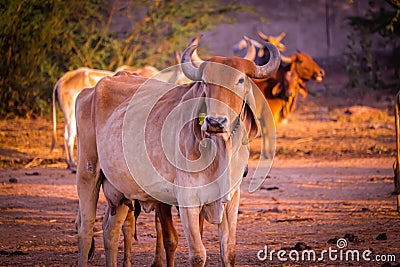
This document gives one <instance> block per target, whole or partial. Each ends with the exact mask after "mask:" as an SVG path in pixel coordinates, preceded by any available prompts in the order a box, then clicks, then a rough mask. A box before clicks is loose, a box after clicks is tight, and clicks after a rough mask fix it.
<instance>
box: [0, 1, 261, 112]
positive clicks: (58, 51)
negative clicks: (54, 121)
mask: <svg viewBox="0 0 400 267" xmlns="http://www.w3.org/2000/svg"><path fill="white" fill-rule="evenodd" d="M230 12H250V13H253V14H254V13H255V11H254V10H253V9H252V7H250V6H246V5H242V6H239V5H221V4H219V3H218V2H217V1H214V0H203V1H190V0H169V1H168V0H164V1H160V0H154V1H145V0H141V1H118V0H115V1H108V0H107V1H106V0H103V1H102V0H86V1H77V0H70V1H64V0H0V53H1V55H3V56H2V57H1V59H0V60H1V62H0V71H1V77H0V117H7V116H8V117H9V116H25V117H30V116H42V115H44V114H47V113H49V112H50V110H51V109H50V103H51V93H52V88H53V86H54V84H55V83H56V81H57V80H58V79H59V78H60V77H61V76H62V75H63V74H64V73H65V72H66V71H68V70H72V69H76V68H78V67H82V66H86V67H90V68H99V69H107V70H114V69H115V68H116V67H118V66H120V65H123V64H127V65H131V66H136V67H142V66H144V65H153V66H155V67H157V68H164V67H166V66H169V65H172V64H175V57H174V52H175V50H182V49H184V48H185V46H186V45H187V43H188V41H189V40H190V38H192V37H194V36H195V35H197V34H198V33H200V32H204V31H207V30H209V29H212V28H213V27H215V26H216V25H217V24H218V23H221V22H223V21H225V22H232V19H229V17H228V16H226V14H227V13H230ZM116 18H124V19H125V21H126V22H127V24H130V25H129V26H131V27H129V26H128V27H127V29H126V30H125V31H118V32H116V31H112V24H113V22H115V19H116Z"/></svg>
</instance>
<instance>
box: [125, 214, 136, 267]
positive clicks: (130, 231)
mask: <svg viewBox="0 0 400 267" xmlns="http://www.w3.org/2000/svg"><path fill="white" fill-rule="evenodd" d="M122 232H123V234H124V265H123V266H124V267H130V266H131V259H132V257H131V251H132V238H133V235H134V234H135V217H134V216H133V212H132V211H131V210H129V209H128V214H127V215H126V219H125V222H124V224H123V226H122Z"/></svg>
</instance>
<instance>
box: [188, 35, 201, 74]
mask: <svg viewBox="0 0 400 267" xmlns="http://www.w3.org/2000/svg"><path fill="white" fill-rule="evenodd" d="M202 37H203V34H199V35H197V36H196V37H194V38H193V39H192V40H191V41H190V43H189V46H191V45H197V46H198V45H199V42H200V39H201V38H202ZM203 62H204V60H202V59H201V58H200V57H199V54H197V49H196V50H194V52H193V54H192V63H193V65H195V66H196V67H199V66H200V65H201V63H203Z"/></svg>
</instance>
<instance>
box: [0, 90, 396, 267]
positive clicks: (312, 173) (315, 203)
mask: <svg viewBox="0 0 400 267" xmlns="http://www.w3.org/2000/svg"><path fill="white" fill-rule="evenodd" d="M321 99H322V100H321ZM368 99H370V100H371V101H369V100H368ZM328 102H329V103H330V104H327V103H328ZM362 102H363V103H364V106H358V105H357V102H354V101H353V102H348V101H347V99H343V98H338V97H337V98H335V96H334V95H333V96H332V97H330V99H329V101H326V98H325V97H323V96H321V95H320V96H318V92H317V96H316V97H315V96H312V95H310V96H309V97H308V98H307V100H306V101H303V102H300V103H299V105H298V109H297V110H296V111H295V113H294V114H292V116H291V117H290V118H289V120H288V122H287V123H286V124H282V125H280V126H279V127H278V129H277V153H276V157H275V159H274V162H273V166H272V169H271V171H270V174H269V176H268V178H267V179H266V181H265V182H264V183H263V185H262V187H261V189H260V190H258V191H257V192H255V193H253V194H250V193H249V192H248V191H247V188H248V184H249V178H245V180H244V181H243V184H242V197H241V201H240V210H239V217H238V230H237V258H236V262H237V266H264V265H269V266H396V264H397V265H399V264H400V227H399V225H400V224H399V222H400V214H399V213H398V212H396V198H395V196H393V195H392V191H393V189H394V188H393V171H392V163H393V161H394V157H395V130H394V119H393V113H392V110H391V100H390V98H389V97H387V98H379V101H377V97H376V95H373V94H372V95H367V96H365V97H364V99H363V101H362ZM365 103H368V105H365ZM59 121H60V120H59ZM62 128H63V123H62V120H61V122H60V123H59V124H58V127H57V129H58V131H57V136H58V137H57V138H58V140H57V141H58V146H57V148H56V150H55V151H54V152H53V153H50V152H49V150H50V143H51V129H52V125H51V122H50V120H45V119H36V120H4V121H0V167H1V169H0V266H74V265H76V263H77V236H76V231H75V226H74V220H75V216H76V211H77V208H78V199H77V194H76V186H75V174H73V173H71V172H70V171H68V170H66V169H65V168H66V164H65V162H64V151H63V148H62ZM259 145H260V140H256V141H255V142H254V144H253V148H254V147H257V146H259ZM257 157H258V155H257V154H256V153H253V154H252V158H251V161H250V169H251V171H250V174H249V176H251V175H252V171H253V170H254V167H255V162H256V161H255V159H256V158H257ZM262 167H263V166H262ZM105 207H106V203H105V201H104V198H103V196H101V198H100V204H99V207H98V216H97V217H98V219H97V221H96V225H95V227H96V231H97V233H96V238H95V239H96V252H95V256H94V260H93V261H92V262H91V265H93V266H102V265H104V264H105V256H104V249H103V244H102V242H103V241H102V234H101V219H102V215H103V213H104V211H105ZM174 212H175V211H174ZM153 217H154V214H153V213H150V214H145V213H142V214H141V215H140V217H139V221H138V226H137V230H138V237H139V241H134V244H133V252H132V257H133V260H132V263H133V266H149V265H150V264H151V261H152V255H153V252H154V246H155V230H154V222H153V221H154V218H153ZM174 218H175V222H176V225H177V228H178V233H179V246H178V251H177V258H176V266H188V253H187V244H186V240H185V238H184V234H183V231H182V228H181V225H180V220H179V217H178V216H177V213H176V212H175V214H174ZM204 233H205V234H204V238H203V240H204V244H205V247H206V249H207V264H206V266H220V265H221V262H220V259H219V246H218V233H217V226H216V225H211V224H208V223H206V224H205V231H204ZM340 238H345V240H346V242H347V247H343V248H339V247H338V246H337V240H338V239H340ZM341 241H343V240H341ZM265 246H266V247H267V252H268V257H266V258H265V259H264V260H262V257H263V256H265V253H264V251H261V252H260V250H264V249H265ZM304 249H307V250H313V251H315V253H316V256H317V258H321V260H312V259H309V260H307V258H306V259H305V260H301V258H299V260H298V261H293V260H290V258H288V255H289V253H291V254H290V255H292V256H293V255H294V256H295V253H296V252H297V253H300V254H299V255H300V257H301V253H302V250H304ZM330 249H331V250H336V251H337V252H333V254H332V255H331V257H329V255H328V254H327V253H325V254H323V251H324V250H327V251H329V250H330ZM271 250H275V251H276V252H275V254H272V259H270V258H269V255H270V254H269V253H270V252H271ZM279 250H284V251H286V254H285V255H283V254H279V255H280V256H282V255H283V258H286V259H288V261H282V260H280V259H279V258H278V254H277V253H278V252H277V251H279ZM349 250H352V251H353V250H357V251H359V255H360V259H359V260H357V258H351V257H348V258H347V259H346V257H345V256H346V255H347V254H346V252H347V251H349ZM365 251H367V252H366V253H367V254H362V253H363V252H365ZM368 251H371V254H368V253H369V252H368ZM281 253H282V252H281ZM335 253H336V254H335ZM257 254H258V255H259V257H261V260H260V259H259V258H258V257H257ZM321 255H322V256H321ZM335 255H336V257H337V258H336V259H335V258H334V256H335ZM340 255H342V256H340ZM362 255H366V256H367V258H369V259H370V261H367V260H366V259H364V258H362ZM294 256H293V257H294ZM119 257H120V260H121V261H122V237H121V242H120V255H119ZM293 257H292V258H293Z"/></svg>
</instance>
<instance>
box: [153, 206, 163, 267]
mask: <svg viewBox="0 0 400 267" xmlns="http://www.w3.org/2000/svg"><path fill="white" fill-rule="evenodd" d="M154 222H155V225H156V236H157V237H156V251H155V254H154V259H153V263H152V264H151V266H152V267H162V266H164V257H163V255H164V243H163V237H162V234H163V233H162V228H161V223H160V218H159V217H158V215H157V212H155V213H154Z"/></svg>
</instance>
